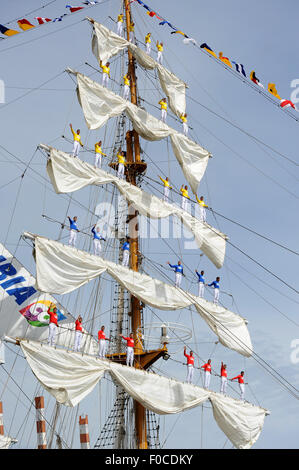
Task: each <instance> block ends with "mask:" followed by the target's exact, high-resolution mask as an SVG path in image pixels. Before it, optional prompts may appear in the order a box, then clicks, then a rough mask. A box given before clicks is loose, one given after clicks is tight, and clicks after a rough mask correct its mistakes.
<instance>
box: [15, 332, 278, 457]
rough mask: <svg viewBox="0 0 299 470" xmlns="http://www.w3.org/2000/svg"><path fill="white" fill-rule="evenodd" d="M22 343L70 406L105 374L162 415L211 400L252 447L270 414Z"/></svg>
mask: <svg viewBox="0 0 299 470" xmlns="http://www.w3.org/2000/svg"><path fill="white" fill-rule="evenodd" d="M21 347H22V350H23V353H24V355H25V357H26V359H27V361H28V363H29V365H30V367H31V369H32V371H33V373H34V375H35V376H36V377H37V378H38V380H39V381H40V383H41V384H42V386H43V387H44V388H45V389H46V390H47V391H48V392H49V393H50V394H51V395H53V396H54V397H55V399H56V400H57V401H58V403H61V404H63V405H66V406H76V405H77V404H78V403H79V402H80V401H81V400H82V399H83V398H84V397H86V396H87V395H88V394H89V393H90V392H91V391H92V390H93V389H94V387H95V386H96V384H97V383H98V382H99V380H101V379H102V377H103V376H104V373H105V372H107V373H108V374H109V375H110V377H111V379H113V380H114V381H115V382H116V383H117V384H119V385H120V386H121V387H123V388H124V390H125V391H126V392H127V393H128V394H129V395H130V396H131V397H133V398H134V400H137V401H138V402H139V403H141V404H142V405H143V406H144V407H145V408H147V409H149V410H152V411H154V412H155V413H158V414H174V413H181V412H183V411H185V410H188V409H191V408H194V407H196V406H199V405H201V404H202V403H204V402H205V401H207V400H210V402H211V403H212V407H213V413H214V417H215V419H216V422H217V424H218V425H219V427H220V428H221V429H222V431H223V432H224V433H225V434H226V436H227V437H228V439H230V441H231V442H232V443H233V445H234V446H235V447H237V448H250V447H251V446H252V445H253V444H254V443H255V442H256V441H257V439H258V437H259V435H260V433H261V431H262V428H263V424H264V419H265V416H266V415H267V414H268V413H269V412H268V411H267V410H265V409H263V408H260V407H258V406H254V405H251V404H249V403H245V402H243V401H240V400H235V399H234V398H231V397H228V396H223V395H221V394H219V393H215V392H212V391H209V390H205V389H203V388H201V387H198V386H195V385H192V384H187V383H183V382H179V381H177V380H174V379H169V378H167V377H164V376H161V375H158V374H154V373H151V372H146V371H142V370H138V369H135V368H133V367H127V366H123V365H120V364H117V363H114V362H112V361H108V360H101V359H99V358H97V357H92V356H87V355H82V354H79V353H74V352H69V351H66V350H64V349H56V348H52V347H49V346H43V347H42V348H41V347H40V345H39V344H38V343H36V342H32V341H30V342H21ZM161 391H163V393H161Z"/></svg>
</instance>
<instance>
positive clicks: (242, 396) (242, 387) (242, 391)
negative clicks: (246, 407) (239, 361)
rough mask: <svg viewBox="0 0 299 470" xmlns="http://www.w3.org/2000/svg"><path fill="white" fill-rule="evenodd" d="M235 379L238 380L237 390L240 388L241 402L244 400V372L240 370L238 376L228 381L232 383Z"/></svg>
mask: <svg viewBox="0 0 299 470" xmlns="http://www.w3.org/2000/svg"><path fill="white" fill-rule="evenodd" d="M235 379H238V382H239V388H240V392H241V400H244V396H245V382H244V370H242V371H241V373H240V374H239V375H237V376H236V377H233V378H232V379H230V380H231V381H233V380H235Z"/></svg>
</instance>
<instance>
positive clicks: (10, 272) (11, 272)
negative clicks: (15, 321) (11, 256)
mask: <svg viewBox="0 0 299 470" xmlns="http://www.w3.org/2000/svg"><path fill="white" fill-rule="evenodd" d="M3 261H7V259H6V258H4V256H0V262H3ZM0 273H1V274H0V281H4V280H5V282H2V283H1V284H0V286H1V287H2V288H3V289H4V290H5V291H6V293H7V294H8V295H10V296H14V297H15V301H16V302H17V304H18V305H21V304H22V303H23V302H25V301H26V300H27V299H29V297H31V296H32V295H33V294H35V293H36V292H37V291H36V289H34V287H32V286H23V287H14V288H13V289H8V288H9V287H11V286H14V285H15V284H19V283H20V282H24V281H26V279H25V278H24V277H23V276H17V277H15V278H12V277H11V276H15V275H16V274H17V270H16V269H15V268H14V266H13V265H12V264H11V263H5V264H2V265H0ZM7 277H9V279H7ZM6 279H7V280H6Z"/></svg>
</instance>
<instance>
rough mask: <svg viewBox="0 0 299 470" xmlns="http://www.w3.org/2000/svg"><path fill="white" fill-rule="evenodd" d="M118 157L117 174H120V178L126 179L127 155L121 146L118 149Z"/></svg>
mask: <svg viewBox="0 0 299 470" xmlns="http://www.w3.org/2000/svg"><path fill="white" fill-rule="evenodd" d="M116 157H117V160H118V169H117V176H118V178H121V179H124V178H125V164H126V157H125V152H124V151H121V148H120V147H119V149H118V152H117V155H116Z"/></svg>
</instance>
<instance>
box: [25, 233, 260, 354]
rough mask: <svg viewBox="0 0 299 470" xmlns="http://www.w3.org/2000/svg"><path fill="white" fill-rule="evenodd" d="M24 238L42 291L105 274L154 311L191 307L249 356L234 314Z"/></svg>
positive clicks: (62, 289) (64, 289) (61, 290)
mask: <svg viewBox="0 0 299 470" xmlns="http://www.w3.org/2000/svg"><path fill="white" fill-rule="evenodd" d="M24 236H25V237H29V238H31V239H32V240H34V242H35V260H36V284H37V287H38V289H40V290H41V291H42V292H52V293H56V294H66V293H68V292H72V291H73V290H75V289H78V288H79V287H81V286H83V285H85V284H86V283H88V282H89V281H91V280H93V279H96V278H97V277H98V276H100V275H101V274H103V273H104V272H107V273H108V274H109V275H110V276H112V277H113V278H114V279H115V280H116V281H117V282H118V283H119V284H120V285H122V286H123V287H124V288H125V289H127V290H128V291H129V292H130V293H131V294H132V295H134V296H135V297H137V298H138V299H139V300H141V301H142V302H144V303H145V304H147V305H150V306H151V307H153V308H158V309H160V310H177V309H181V308H185V307H188V306H190V305H194V306H195V308H196V310H197V311H198V313H199V314H200V315H201V317H202V318H203V319H204V320H205V321H206V323H207V324H208V325H209V327H210V328H211V329H212V331H213V332H214V333H215V334H216V335H217V336H218V338H219V340H220V341H221V343H222V344H223V345H224V346H226V347H228V348H230V349H233V350H235V351H237V352H238V353H240V354H242V355H244V356H247V357H249V356H250V355H251V354H252V344H251V340H250V335H249V332H248V329H247V327H246V321H245V320H244V318H242V317H240V316H239V315H237V314H236V313H233V312H231V311H230V310H227V309H225V308H224V307H221V306H218V305H215V304H213V303H212V302H208V301H206V300H204V299H202V298H200V297H196V296H194V295H193V294H190V293H189V292H185V291H184V290H182V289H178V288H175V287H173V286H170V285H169V284H166V283H164V282H162V281H160V280H158V279H153V278H152V277H150V276H148V275H146V274H142V273H139V272H135V271H133V270H131V269H129V268H127V267H124V266H121V265H119V264H115V263H113V262H111V261H107V260H104V259H103V258H101V257H100V256H95V255H91V254H89V253H86V252H84V251H81V250H77V249H76V248H73V247H71V246H66V245H62V244H61V243H59V242H57V241H54V240H49V239H47V238H44V237H40V236H37V235H33V234H31V233H28V232H26V233H25V234H24Z"/></svg>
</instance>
